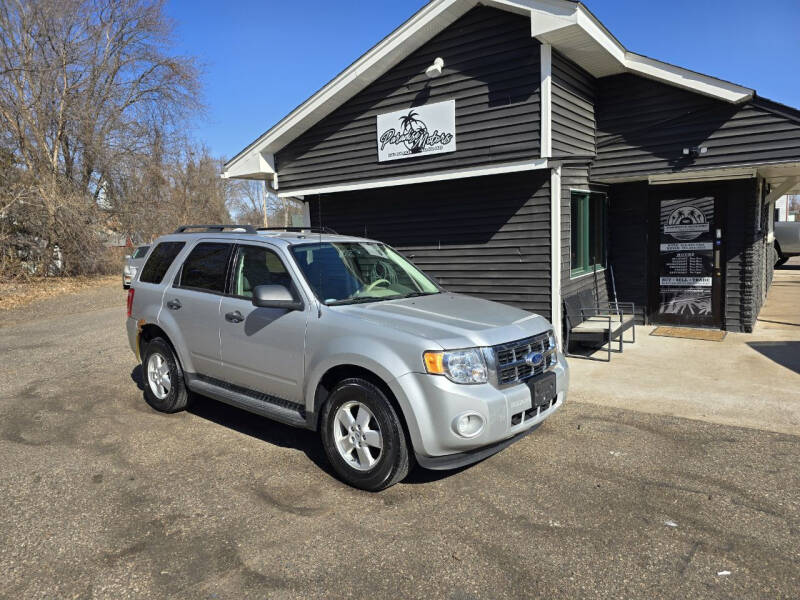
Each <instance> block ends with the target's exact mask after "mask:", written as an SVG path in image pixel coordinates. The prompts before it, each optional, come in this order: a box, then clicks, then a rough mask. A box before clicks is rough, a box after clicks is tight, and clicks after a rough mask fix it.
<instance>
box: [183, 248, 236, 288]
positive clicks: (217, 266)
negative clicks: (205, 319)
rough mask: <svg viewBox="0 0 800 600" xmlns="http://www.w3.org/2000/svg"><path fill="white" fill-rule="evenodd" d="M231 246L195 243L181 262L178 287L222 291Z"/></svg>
mask: <svg viewBox="0 0 800 600" xmlns="http://www.w3.org/2000/svg"><path fill="white" fill-rule="evenodd" d="M232 248H233V246H232V245H231V244H217V243H213V242H203V243H201V244H197V246H195V247H194V249H193V250H192V251H191V252H190V253H189V256H187V257H186V260H185V261H184V263H183V267H182V268H181V274H180V284H179V287H182V288H190V289H194V290H200V291H203V292H214V293H218V294H222V293H224V292H225V275H226V274H227V272H228V259H229V258H230V256H231V250H232Z"/></svg>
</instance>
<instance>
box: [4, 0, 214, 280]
mask: <svg viewBox="0 0 800 600" xmlns="http://www.w3.org/2000/svg"><path fill="white" fill-rule="evenodd" d="M0 31H2V34H0V149H2V152H5V153H7V154H8V157H9V158H8V161H7V162H8V166H7V167H6V170H7V171H8V173H7V178H8V179H13V180H14V182H15V183H14V185H16V186H17V187H16V188H13V189H14V190H16V191H14V192H13V193H12V192H11V191H9V190H11V189H12V188H9V187H8V186H3V187H2V189H0V209H2V210H1V211H0V232H2V231H4V232H6V234H7V235H10V233H9V232H16V233H15V234H16V235H17V237H19V236H22V237H24V238H26V239H33V240H35V241H36V245H38V246H39V247H43V248H52V247H53V246H55V245H58V247H59V252H62V251H63V252H64V254H65V255H66V264H67V266H68V270H70V271H72V272H79V271H84V270H86V269H94V268H97V264H94V265H93V263H92V261H91V260H89V261H87V260H86V258H85V257H86V256H87V255H88V254H91V253H92V252H99V251H100V249H101V248H102V247H103V245H104V233H105V232H106V231H108V230H109V229H113V228H115V227H122V228H123V229H127V230H133V229H136V228H139V229H142V230H148V231H149V232H156V231H158V230H159V229H158V228H160V227H162V226H163V225H165V224H167V223H169V222H171V221H174V220H175V219H176V218H182V217H186V218H187V219H189V216H188V215H191V213H192V211H200V212H201V213H203V212H208V211H209V210H210V211H211V212H212V213H214V214H220V213H219V211H220V210H222V211H224V202H223V201H221V200H220V196H219V194H220V193H223V189H222V188H223V186H222V185H221V184H220V183H219V182H218V181H216V180H214V181H213V182H212V180H211V179H210V175H209V173H210V172H211V169H212V167H213V164H214V162H215V161H214V160H213V159H212V158H211V157H210V156H209V155H208V152H207V151H206V150H204V149H202V148H201V149H199V150H198V151H197V153H196V154H195V155H192V154H191V152H189V151H188V150H187V148H190V147H192V146H193V144H191V143H189V142H187V141H186V139H185V137H184V135H183V130H184V129H185V127H186V125H187V123H188V122H189V120H190V119H191V118H192V117H193V116H194V115H196V114H197V113H198V111H200V110H201V109H202V107H201V105H200V102H199V76H198V69H197V67H196V65H195V62H194V60H193V59H191V58H187V57H181V56H177V55H175V54H174V52H173V51H172V24H171V22H170V21H169V19H167V18H166V16H165V14H164V10H163V0H4V1H3V2H0ZM214 175H216V173H215V174H214ZM193 176H196V177H198V178H199V179H198V180H197V181H189V178H191V177H193ZM181 185H184V188H181V187H180V186H181ZM19 186H23V187H24V188H25V189H24V191H23V190H22V189H21V188H20V187H19ZM201 190H204V191H202V192H201ZM202 193H207V194H208V198H207V200H206V201H205V202H201V201H200V199H199V198H200V196H201V195H202ZM22 196H24V197H25V200H24V203H21V201H20V198H21V197H22ZM171 202H183V205H182V210H181V211H175V210H174V207H171V206H169V205H168V204H169V203H171ZM6 239H8V238H6ZM0 250H3V252H2V254H3V255H4V256H11V255H14V254H15V252H16V254H20V252H22V254H25V252H26V251H19V250H12V249H10V248H9V246H8V245H7V244H6V245H4V247H3V248H0ZM49 252H50V250H47V251H44V252H41V253H40V254H41V255H42V257H43V258H42V260H47V256H48V253H49ZM28 259H30V256H28ZM29 262H30V260H29ZM96 262H97V261H95V263H96Z"/></svg>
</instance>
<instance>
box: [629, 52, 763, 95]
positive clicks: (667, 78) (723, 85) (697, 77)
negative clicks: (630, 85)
mask: <svg viewBox="0 0 800 600" xmlns="http://www.w3.org/2000/svg"><path fill="white" fill-rule="evenodd" d="M624 64H625V68H626V69H628V71H630V72H632V73H636V74H637V75H642V76H644V77H649V78H650V79H656V80H658V81H663V82H666V83H669V84H671V85H674V86H677V87H681V88H684V89H687V90H690V91H692V92H697V93H698V94H703V95H704V96H711V97H712V98H719V99H721V100H725V101H726V102H730V103H732V104H741V103H742V102H747V101H748V100H751V99H752V98H753V96H754V95H755V91H754V90H752V89H749V88H746V87H743V86H741V85H737V84H735V83H731V82H729V81H724V80H722V79H717V78H716V77H711V76H709V75H703V74H702V73H696V72H695V71H690V70H689V69H683V68H681V67H676V66H675V65H671V64H669V63H665V62H661V61H660V60H656V59H654V58H649V57H647V56H642V55H641V54H636V53H635V52H629V51H626V52H625V63H624Z"/></svg>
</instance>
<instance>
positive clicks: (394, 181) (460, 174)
mask: <svg viewBox="0 0 800 600" xmlns="http://www.w3.org/2000/svg"><path fill="white" fill-rule="evenodd" d="M547 168H548V164H547V159H544V158H540V159H536V160H526V161H521V162H513V163H503V164H499V165H492V166H488V167H476V168H472V169H454V170H451V171H439V172H438V173H422V174H420V175H402V176H398V177H387V178H386V179H371V180H368V181H355V182H352V183H340V184H336V185H327V186H322V187H317V188H304V189H302V190H291V191H286V192H280V193H279V194H278V196H279V197H281V198H283V197H284V196H313V195H316V194H335V193H336V192H352V191H354V190H368V189H373V188H384V187H392V186H396V185H412V184H416V183H429V182H431V181H448V180H452V179H465V178H467V177H483V176H486V175H500V174H503V173H517V172H519V171H537V170H540V169H547Z"/></svg>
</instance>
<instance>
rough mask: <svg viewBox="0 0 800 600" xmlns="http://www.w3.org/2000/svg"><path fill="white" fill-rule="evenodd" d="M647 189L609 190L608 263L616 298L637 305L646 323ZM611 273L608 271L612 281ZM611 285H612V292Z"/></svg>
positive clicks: (644, 186)
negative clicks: (611, 270)
mask: <svg viewBox="0 0 800 600" xmlns="http://www.w3.org/2000/svg"><path fill="white" fill-rule="evenodd" d="M647 192H648V186H647V184H646V183H628V184H618V185H612V186H611V187H610V188H609V191H608V201H609V208H608V223H609V231H608V236H609V248H608V262H609V264H610V265H611V267H613V269H614V284H615V285H616V288H617V298H618V299H619V300H620V301H622V302H633V303H634V304H636V317H637V321H638V322H639V323H643V322H644V320H645V315H646V314H647V301H648V279H647V267H648V252H649V245H648V240H649V220H648V199H647V197H648V194H647ZM610 275H611V273H610V272H609V278H610ZM611 290H612V286H611V285H609V292H610V294H611V295H612V296H613V292H611Z"/></svg>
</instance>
